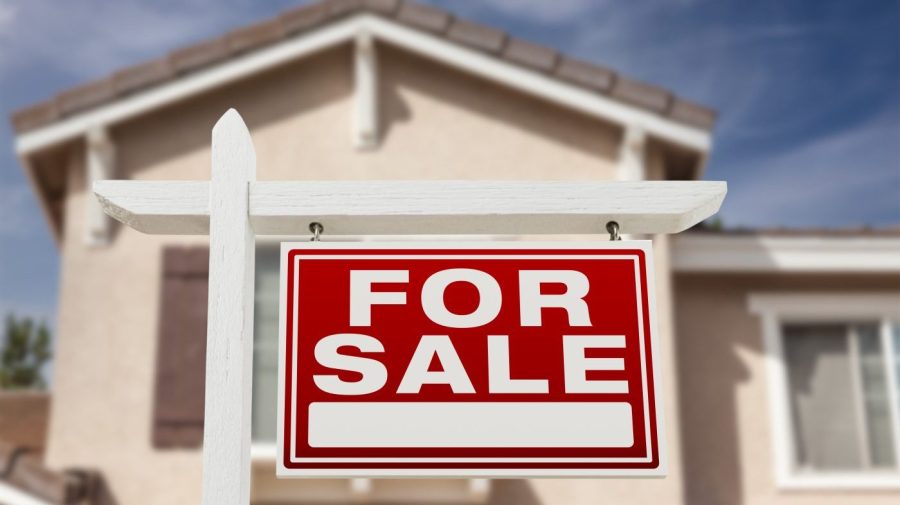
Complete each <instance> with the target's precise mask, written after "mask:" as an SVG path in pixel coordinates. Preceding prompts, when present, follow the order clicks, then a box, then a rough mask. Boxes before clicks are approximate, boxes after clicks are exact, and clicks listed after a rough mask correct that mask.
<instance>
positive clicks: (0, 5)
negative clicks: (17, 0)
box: [0, 1, 16, 32]
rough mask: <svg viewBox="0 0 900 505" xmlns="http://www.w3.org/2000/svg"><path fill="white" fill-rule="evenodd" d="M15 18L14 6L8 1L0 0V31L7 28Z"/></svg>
mask: <svg viewBox="0 0 900 505" xmlns="http://www.w3.org/2000/svg"><path fill="white" fill-rule="evenodd" d="M15 19H16V7H15V6H14V5H13V4H11V3H9V2H8V1H0V32H2V31H4V30H8V29H9V26H11V25H12V23H13V21H15Z"/></svg>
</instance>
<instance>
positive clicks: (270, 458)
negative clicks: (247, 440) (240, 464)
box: [250, 442, 278, 463]
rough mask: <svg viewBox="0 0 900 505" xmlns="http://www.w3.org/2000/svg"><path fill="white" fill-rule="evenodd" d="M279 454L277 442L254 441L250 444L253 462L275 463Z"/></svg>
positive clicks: (251, 460)
mask: <svg viewBox="0 0 900 505" xmlns="http://www.w3.org/2000/svg"><path fill="white" fill-rule="evenodd" d="M277 454H278V452H277V450H276V447H275V442H252V443H251V444H250V462H251V463H274V462H275V456H276V455H277Z"/></svg>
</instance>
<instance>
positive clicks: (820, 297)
mask: <svg viewBox="0 0 900 505" xmlns="http://www.w3.org/2000/svg"><path fill="white" fill-rule="evenodd" d="M748 302H749V308H750V312H751V313H753V314H756V315H758V316H759V317H760V318H761V323H762V336H763V344H764V349H765V370H766V375H767V382H768V389H769V395H768V400H769V418H770V428H771V432H772V450H773V455H774V465H773V469H774V471H775V483H776V487H777V488H779V489H784V490H854V489H858V490H881V489H886V490H897V489H900V426H898V424H900V422H897V421H900V405H898V403H900V402H898V401H897V398H898V384H897V366H896V365H895V363H894V359H895V356H896V355H897V353H898V352H900V350H897V349H894V342H893V334H892V325H894V324H900V293H895V292H883V293H860V292H855V293H784V292H781V293H765V292H762V293H751V294H750V295H749V296H748ZM858 322H877V323H878V327H879V337H880V340H881V345H882V349H883V351H884V353H883V354H884V366H885V367H886V370H885V374H886V375H885V378H886V381H887V383H888V384H887V391H888V395H889V397H890V399H891V400H892V401H890V404H889V409H890V412H891V418H892V420H894V421H895V422H894V423H892V424H891V427H892V434H893V442H894V454H895V461H896V462H897V468H895V469H894V470H878V469H870V470H863V471H860V472H824V471H823V472H810V473H801V472H797V471H796V470H795V468H794V459H795V456H794V455H795V452H796V451H795V441H794V430H793V419H792V417H791V408H790V393H789V384H788V370H787V363H786V361H785V354H784V345H783V344H784V335H783V332H782V328H783V327H784V325H785V324H804V323H840V324H853V323H858Z"/></svg>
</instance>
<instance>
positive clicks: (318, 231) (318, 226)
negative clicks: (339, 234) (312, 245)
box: [309, 222, 325, 242]
mask: <svg viewBox="0 0 900 505" xmlns="http://www.w3.org/2000/svg"><path fill="white" fill-rule="evenodd" d="M309 231H311V232H312V234H313V236H312V238H311V239H309V241H310V242H318V241H319V236H320V235H322V233H325V227H324V226H322V223H317V222H316V223H309Z"/></svg>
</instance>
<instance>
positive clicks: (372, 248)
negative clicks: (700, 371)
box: [277, 241, 665, 477]
mask: <svg viewBox="0 0 900 505" xmlns="http://www.w3.org/2000/svg"><path fill="white" fill-rule="evenodd" d="M281 280H282V286H281V309H280V310H281V330H280V331H281V337H280V353H279V396H278V398H279V404H278V408H279V416H278V422H279V427H278V462H277V468H278V475H279V476H282V477H304V476H626V475H627V476H634V475H643V476H661V475H664V473H665V454H664V447H663V443H662V417H661V408H660V404H661V400H660V387H659V382H658V379H657V377H658V369H659V358H658V352H659V351H658V343H657V341H656V335H655V324H654V297H653V268H652V253H651V246H650V243H649V242H643V241H635V242H603V243H592V244H573V243H546V242H545V243H516V242H506V243H469V244H463V245H460V244H448V243H428V244H421V243H415V244H412V243H405V244H397V243H394V244H378V245H376V244H372V243H355V244H347V243H341V244H339V243H324V242H322V243H316V242H307V243H285V244H283V245H282V252H281Z"/></svg>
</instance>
